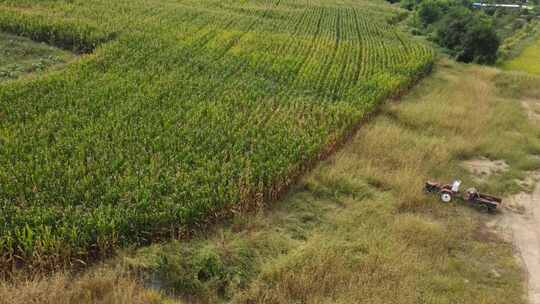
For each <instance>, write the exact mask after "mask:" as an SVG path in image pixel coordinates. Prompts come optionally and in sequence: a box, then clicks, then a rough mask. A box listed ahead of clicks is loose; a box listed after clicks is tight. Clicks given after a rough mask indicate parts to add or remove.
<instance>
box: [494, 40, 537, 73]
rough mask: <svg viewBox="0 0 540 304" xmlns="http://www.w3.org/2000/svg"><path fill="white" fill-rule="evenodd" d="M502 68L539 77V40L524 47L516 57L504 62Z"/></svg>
mask: <svg viewBox="0 0 540 304" xmlns="http://www.w3.org/2000/svg"><path fill="white" fill-rule="evenodd" d="M502 67H503V68H504V69H506V70H515V71H523V72H527V73H531V74H535V75H540V39H538V40H536V41H535V42H534V43H532V44H531V45H530V46H528V47H526V48H525V49H524V50H523V52H522V53H521V54H520V55H519V56H518V57H516V58H514V59H512V60H510V61H507V62H505V63H504V64H503V65H502Z"/></svg>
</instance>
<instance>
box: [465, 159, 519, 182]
mask: <svg viewBox="0 0 540 304" xmlns="http://www.w3.org/2000/svg"><path fill="white" fill-rule="evenodd" d="M463 166H464V167H465V168H466V169H467V170H469V171H470V172H471V173H472V174H474V176H475V179H476V180H477V181H479V182H484V181H485V180H486V179H488V178H489V177H490V176H491V175H493V174H500V173H503V172H505V171H507V170H508V169H509V166H508V164H507V163H506V161H504V160H490V159H489V158H487V157H480V158H475V159H470V160H466V161H464V162H463Z"/></svg>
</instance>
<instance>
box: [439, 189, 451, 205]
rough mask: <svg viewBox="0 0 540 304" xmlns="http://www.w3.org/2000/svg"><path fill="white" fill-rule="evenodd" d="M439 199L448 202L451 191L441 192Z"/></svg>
mask: <svg viewBox="0 0 540 304" xmlns="http://www.w3.org/2000/svg"><path fill="white" fill-rule="evenodd" d="M441 201H442V202H443V203H450V202H451V201H452V193H450V192H449V191H444V192H441Z"/></svg>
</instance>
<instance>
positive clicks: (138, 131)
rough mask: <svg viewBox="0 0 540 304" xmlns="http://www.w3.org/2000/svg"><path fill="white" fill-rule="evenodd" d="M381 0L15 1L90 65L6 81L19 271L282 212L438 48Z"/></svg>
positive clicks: (22, 25) (8, 176)
mask: <svg viewBox="0 0 540 304" xmlns="http://www.w3.org/2000/svg"><path fill="white" fill-rule="evenodd" d="M396 14H397V11H396V10H395V9H394V8H391V7H390V6H387V4H385V2H384V1H383V0H373V1H348V0H330V1H299V0H281V1H280V0H244V1H240V0H226V1H221V0H176V1H175V0H117V1H109V0H91V1H89V0H88V1H77V0H76V1H67V0H66V1H62V0H17V1H13V0H0V31H5V32H9V33H12V34H18V35H22V36H26V37H30V38H32V39H33V40H36V41H44V42H48V43H51V44H54V45H56V46H59V47H62V48H64V49H69V50H72V51H74V52H77V53H79V54H81V57H80V58H79V59H78V60H76V61H75V62H73V63H71V64H70V65H68V66H67V67H66V68H64V69H62V70H60V71H53V72H50V73H48V74H46V75H44V76H40V77H34V78H23V79H19V80H16V81H10V82H6V83H3V84H0V206H1V208H2V210H1V213H0V254H1V261H2V263H3V264H4V265H7V266H10V265H11V266H13V265H19V264H21V263H25V264H26V263H30V264H47V265H49V264H51V263H52V264H58V263H65V262H69V261H74V260H75V259H81V260H86V259H91V258H92V257H95V256H96V255H102V254H106V253H108V252H110V251H111V250H113V249H115V248H118V247H122V246H131V245H141V244H146V243H148V242H151V241H152V240H155V239H156V238H162V237H170V236H177V235H178V234H184V233H189V230H190V229H195V228H197V227H199V226H203V225H205V224H206V223H207V222H208V221H209V220H210V219H213V218H216V217H220V216H223V215H226V214H231V213H234V212H241V211H243V210H244V209H246V208H252V207H253V206H254V205H258V204H262V203H264V202H267V201H270V200H273V199H275V198H277V197H278V196H279V195H280V193H282V192H283V191H284V190H285V189H287V187H288V186H289V185H290V184H291V183H292V182H293V181H294V178H295V177H296V176H298V175H299V174H300V173H301V172H303V171H305V170H306V169H307V168H308V167H309V166H310V164H312V163H313V161H315V160H317V159H318V158H319V157H321V155H324V154H325V153H328V152H329V151H331V150H332V149H333V148H334V147H335V146H336V145H337V144H339V142H340V141H342V140H343V139H344V138H345V137H346V136H347V135H348V134H349V133H350V132H351V131H352V130H353V129H354V128H355V127H356V126H357V125H358V123H359V122H360V121H361V120H362V118H364V117H365V115H366V114H368V113H370V112H372V111H373V110H374V108H375V107H376V106H377V104H378V103H379V102H381V101H382V100H384V99H385V98H388V97H390V96H394V95H397V94H400V92H403V91H404V90H406V89H407V88H408V87H409V86H410V85H411V84H412V83H414V82H415V81H416V80H417V79H418V78H420V77H421V76H422V75H423V74H424V73H425V72H427V71H428V70H429V68H430V66H431V63H432V61H433V57H434V54H433V51H432V50H431V49H430V48H429V47H427V46H425V45H424V44H422V43H421V42H418V41H416V40H414V39H413V38H411V37H409V36H408V35H406V34H403V33H401V32H400V31H399V30H397V29H396V28H395V27H393V26H392V25H390V24H389V22H388V20H389V19H391V18H392V16H395V15H396Z"/></svg>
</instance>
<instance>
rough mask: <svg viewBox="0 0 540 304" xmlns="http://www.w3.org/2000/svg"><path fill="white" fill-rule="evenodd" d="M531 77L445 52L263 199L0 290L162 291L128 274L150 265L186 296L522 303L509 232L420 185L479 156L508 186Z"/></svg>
mask: <svg viewBox="0 0 540 304" xmlns="http://www.w3.org/2000/svg"><path fill="white" fill-rule="evenodd" d="M535 81H536V80H534V79H533V80H531V79H530V78H523V77H518V76H516V75H515V74H505V73H501V72H499V71H497V70H495V69H491V68H483V67H478V66H464V65H458V64H455V63H453V62H449V61H444V60H443V61H442V62H441V63H439V65H438V66H437V69H436V71H435V72H434V75H433V76H432V77H430V78H428V79H426V80H425V81H424V82H423V83H421V84H420V85H419V86H418V87H417V88H415V89H414V90H413V91H412V92H411V93H410V94H409V95H408V96H406V97H405V98H404V99H403V100H401V101H400V102H391V103H389V104H387V105H386V106H384V107H383V108H382V109H381V111H380V115H378V116H377V117H375V118H373V119H372V121H370V122H369V123H367V124H366V125H365V126H364V127H362V128H361V130H360V131H359V132H358V133H357V135H356V136H355V137H354V138H353V139H352V140H351V142H350V143H349V144H348V145H346V146H345V147H344V148H343V149H342V150H341V151H340V152H338V153H337V154H335V155H334V156H333V157H331V158H330V159H328V160H327V161H325V162H323V163H321V164H320V165H319V166H318V167H317V168H316V169H314V170H313V172H312V173H310V174H308V175H307V176H306V177H305V178H304V179H303V180H302V181H301V182H300V183H299V184H298V185H297V187H296V188H295V189H294V190H293V191H291V193H290V194H289V195H288V197H286V198H285V199H284V201H283V202H281V203H279V204H276V205H275V206H274V207H271V208H270V210H262V211H261V212H260V213H258V214H250V215H248V216H238V217H237V218H235V219H234V220H233V221H232V222H231V223H225V224H223V225H218V226H217V227H215V229H214V230H213V231H209V232H207V233H205V234H203V235H201V236H199V237H195V238H194V239H192V240H190V241H182V242H180V241H178V242H171V243H167V244H161V245H153V246H150V247H147V248H143V249H140V250H137V251H135V252H132V253H129V254H127V255H125V256H120V257H117V258H116V260H117V261H120V262H121V263H120V265H121V266H117V267H111V266H102V267H97V269H95V270H91V271H90V272H88V273H87V274H84V275H82V276H79V277H76V278H74V279H70V277H69V276H67V275H58V276H56V277H53V278H48V279H37V280H30V281H28V282H25V281H20V282H18V283H15V285H6V284H4V285H3V286H2V287H1V288H0V299H1V300H0V301H2V300H5V299H9V301H8V302H6V303H13V304H22V303H33V302H32V301H34V303H38V302H39V301H38V299H41V298H43V299H44V300H43V301H42V302H39V303H59V304H63V303H166V301H167V299H166V298H165V297H164V296H162V295H161V294H159V293H157V292H154V291H149V290H147V289H145V288H144V287H143V286H142V285H141V283H139V280H140V278H146V279H148V278H152V279H153V280H157V281H158V282H159V283H160V285H161V286H162V288H163V289H164V291H166V292H168V293H174V294H175V295H176V296H177V297H179V300H177V301H185V302H188V303H216V302H220V301H226V302H232V303H246V304H247V303H370V304H377V303H396V304H397V303H399V304H407V303H411V304H412V303H490V304H497V303H501V304H503V303H504V304H508V303H512V304H514V303H515V304H520V303H525V297H524V289H523V284H522V282H523V276H522V273H521V270H520V268H519V266H518V265H517V263H516V260H515V259H514V257H513V254H512V247H511V245H510V244H508V243H505V242H504V241H502V240H500V239H499V238H497V237H496V236H495V235H494V234H493V233H491V232H489V231H488V230H487V229H486V228H485V226H484V223H485V221H486V220H488V219H490V218H491V216H490V215H486V214H485V213H482V212H478V210H475V209H473V208H470V207H468V206H465V205H464V204H459V203H452V204H448V205H444V204H441V203H439V202H438V200H437V199H436V198H434V197H429V196H426V195H425V194H424V193H423V192H422V186H423V182H424V181H425V180H426V179H432V178H433V179H437V180H441V181H450V180H451V179H452V178H455V177H461V178H462V179H463V180H464V183H465V184H467V185H472V183H473V180H472V178H471V176H469V173H468V172H467V171H466V170H465V169H464V168H462V167H461V166H460V162H461V160H463V159H467V158H470V157H471V158H472V157H477V156H486V157H490V158H494V159H495V158H496V159H505V160H506V161H507V162H508V164H509V165H510V170H508V171H507V172H505V173H502V174H500V175H493V176H491V177H490V178H489V179H487V183H488V184H480V185H477V186H479V187H480V189H481V190H488V191H490V192H494V193H495V194H501V195H504V194H506V193H509V192H512V191H516V190H518V189H519V185H517V183H516V181H515V178H519V177H520V176H523V175H524V174H525V171H526V170H532V169H536V168H538V167H539V165H540V164H539V163H538V161H534V158H532V157H530V154H531V153H538V152H540V149H539V147H540V143H539V139H538V138H540V136H538V135H539V134H540V133H539V132H540V131H539V128H538V125H535V124H532V123H529V122H528V121H527V119H526V113H524V111H523V110H522V109H521V108H520V98H521V95H524V96H525V95H526V96H527V98H529V99H531V98H538V97H540V94H538V95H537V91H535V90H536V89H535V86H534V83H535ZM508 88H513V89H512V90H509V89H508ZM517 88H522V89H517ZM133 273H137V274H139V276H137V277H134V276H133V275H130V274H133ZM73 299H81V301H79V302H73ZM168 301H172V300H171V299H169V300H168ZM0 303H2V302H0Z"/></svg>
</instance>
